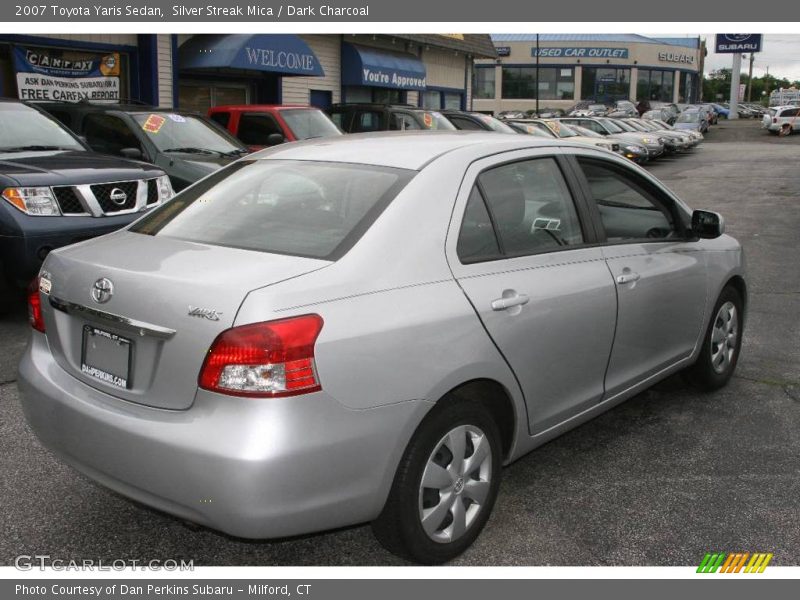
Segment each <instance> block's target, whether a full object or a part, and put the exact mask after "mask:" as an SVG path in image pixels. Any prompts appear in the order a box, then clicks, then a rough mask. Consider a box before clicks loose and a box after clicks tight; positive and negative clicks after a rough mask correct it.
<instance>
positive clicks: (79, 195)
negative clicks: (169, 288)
mask: <svg viewBox="0 0 800 600" xmlns="http://www.w3.org/2000/svg"><path fill="white" fill-rule="evenodd" d="M0 195H1V196H2V200H0V310H7V309H8V307H9V305H10V303H11V301H12V299H13V297H14V295H15V293H16V289H17V288H18V287H19V286H22V285H25V284H27V283H28V282H29V281H30V280H31V279H33V278H34V277H35V276H36V273H37V272H38V271H39V267H40V266H41V264H42V260H43V259H44V258H45V257H46V256H47V254H48V253H49V252H50V250H52V249H54V248H59V247H61V246H66V245H68V244H72V243H75V242H79V241H82V240H86V239H89V238H92V237H95V236H98V235H103V234H105V233H109V232H111V231H114V230H116V229H119V228H120V227H123V226H125V225H127V224H128V223H130V222H131V221H133V220H134V219H137V218H138V217H139V216H141V214H142V212H143V211H146V210H148V209H150V208H153V207H155V206H158V205H159V204H161V203H162V202H164V201H166V200H168V199H169V198H171V197H172V195H173V192H172V187H171V186H170V182H169V178H168V177H167V176H166V175H165V174H164V171H162V170H161V169H158V168H156V167H154V166H153V165H149V164H147V163H143V162H138V161H133V160H126V159H123V158H118V157H113V156H106V155H103V154H97V153H95V152H91V151H90V150H89V148H87V146H86V144H84V142H83V141H82V140H80V139H79V138H78V137H76V136H75V135H74V134H73V133H72V132H70V131H68V130H67V129H66V128H65V127H63V126H62V125H61V124H60V123H59V122H58V121H56V120H55V119H53V118H52V117H51V116H50V115H48V114H47V113H45V112H44V111H41V110H39V109H37V108H36V107H33V106H29V105H27V104H24V103H22V102H19V101H16V100H0Z"/></svg>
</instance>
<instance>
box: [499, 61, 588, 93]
mask: <svg viewBox="0 0 800 600" xmlns="http://www.w3.org/2000/svg"><path fill="white" fill-rule="evenodd" d="M537 89H538V98H539V99H540V100H573V99H574V98H575V71H574V69H572V68H571V67H563V68H562V67H539V68H538V81H537V68H536V67H503V98H508V99H515V98H525V99H534V98H536V97H537Z"/></svg>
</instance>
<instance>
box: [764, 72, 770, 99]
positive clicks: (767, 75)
mask: <svg viewBox="0 0 800 600" xmlns="http://www.w3.org/2000/svg"><path fill="white" fill-rule="evenodd" d="M764 79H765V82H764V85H765V86H766V92H767V93H766V96H767V106H769V65H767V74H766V75H764Z"/></svg>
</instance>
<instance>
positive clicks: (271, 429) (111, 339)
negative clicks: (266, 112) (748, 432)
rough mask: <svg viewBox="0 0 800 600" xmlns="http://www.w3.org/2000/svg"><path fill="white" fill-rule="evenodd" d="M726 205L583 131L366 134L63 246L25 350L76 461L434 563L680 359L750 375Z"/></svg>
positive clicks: (278, 152) (41, 395) (27, 376)
mask: <svg viewBox="0 0 800 600" xmlns="http://www.w3.org/2000/svg"><path fill="white" fill-rule="evenodd" d="M746 298H747V295H746V289H745V280H744V268H743V256H742V250H741V247H740V246H739V244H738V243H737V242H736V241H735V240H734V239H732V238H731V237H729V236H727V235H725V234H724V233H723V222H722V218H721V217H720V216H719V215H717V214H716V213H712V212H706V211H694V212H692V211H691V210H690V209H689V208H688V207H687V206H686V205H685V204H684V203H683V202H682V201H681V200H679V199H678V198H677V197H676V196H675V195H673V194H672V193H671V192H670V191H669V190H667V189H666V188H665V187H664V186H663V185H662V184H661V183H659V182H658V181H657V180H656V179H655V178H653V177H652V176H651V175H649V174H648V173H647V172H645V171H644V170H642V169H640V168H638V167H636V166H634V165H632V164H630V163H629V162H628V161H627V160H625V159H624V158H621V157H618V156H617V155H615V154H612V153H610V152H607V151H604V150H602V149H597V148H593V147H589V146H581V145H578V144H572V145H570V144H569V143H567V142H565V141H564V140H553V141H552V142H550V141H547V140H540V139H538V138H533V137H529V136H506V135H499V134H493V133H467V132H463V133H456V132H452V133H449V132H448V133H445V132H442V133H421V134H418V135H416V134H411V133H404V134H399V135H393V134H381V135H377V136H372V135H366V136H350V137H344V138H340V139H335V140H333V139H326V140H318V141H311V142H307V143H300V144H291V145H286V146H280V147H277V148H275V149H271V150H267V151H264V152H261V153H259V154H256V155H251V156H249V157H247V158H245V159H242V160H239V161H238V162H236V163H234V164H232V165H230V166H229V167H226V168H225V169H222V170H221V171H219V172H217V173H215V174H213V175H211V176H209V177H208V178H206V179H204V180H202V181H200V182H198V183H197V184H195V185H194V186H192V187H190V188H188V189H187V190H185V191H184V192H182V193H181V194H179V195H178V196H176V197H175V198H174V199H173V200H171V201H169V202H167V203H166V204H164V205H163V206H161V207H159V208H157V209H155V210H154V211H152V212H151V213H150V214H148V215H147V216H145V217H143V218H141V219H139V220H138V221H136V222H135V223H134V224H132V225H131V226H129V227H128V228H126V229H124V230H122V231H119V232H116V233H112V234H110V235H107V236H104V237H102V238H98V239H96V240H91V241H88V242H84V243H81V244H77V245H74V246H70V247H67V248H63V249H59V250H56V251H54V252H52V253H51V254H50V255H49V256H48V257H47V260H46V261H45V263H44V265H43V268H42V271H41V273H40V278H39V285H38V289H36V290H34V291H32V292H31V294H30V297H29V303H30V320H31V324H32V325H33V328H34V330H35V331H33V334H32V339H31V342H30V345H29V346H28V348H27V350H26V352H25V354H24V357H23V359H22V362H21V365H20V378H19V385H20V388H21V390H22V392H23V405H24V410H25V413H26V415H27V419H28V421H29V423H30V425H31V426H32V428H33V429H34V431H35V432H36V433H37V435H38V436H39V438H40V439H41V440H42V442H44V444H46V445H47V446H48V447H50V448H51V449H53V450H54V451H55V452H56V453H57V454H58V455H60V456H61V457H62V458H63V459H64V460H65V461H66V462H68V463H70V464H72V465H74V466H75V467H76V468H77V469H79V470H81V471H83V472H84V473H86V474H88V475H89V476H90V477H92V478H94V479H95V480H97V481H99V482H100V483H102V484H104V485H106V486H108V487H109V488H112V489H114V490H116V491H118V492H120V493H122V494H125V495H127V496H129V497H131V498H134V499H136V500H138V501H141V502H144V503H145V504H148V505H151V506H153V507H156V508H158V509H161V510H163V511H166V512H169V513H172V514H174V515H178V516H179V517H181V518H183V519H187V520H190V521H193V522H197V523H201V524H204V525H207V526H209V527H213V528H216V529H219V530H222V531H224V532H227V533H229V534H232V535H235V536H242V537H248V538H275V537H283V536H291V535H295V534H302V533H307V532H313V531H319V530H323V529H329V528H334V527H339V526H344V525H350V524H355V523H360V522H365V521H372V522H373V528H374V531H375V533H376V535H377V536H378V538H379V539H380V540H381V542H382V543H383V544H384V545H385V546H386V547H387V548H389V549H390V550H392V551H393V552H396V553H397V554H399V555H402V556H404V557H407V558H410V559H412V560H416V561H419V562H424V563H438V562H442V561H446V560H449V559H451V558H453V557H455V556H456V555H458V554H459V553H460V552H462V551H463V550H465V549H466V548H467V547H468V546H469V545H470V544H471V543H472V542H473V540H475V538H476V537H477V536H478V534H479V532H480V531H481V529H482V528H483V526H484V525H485V524H486V521H487V519H488V518H489V514H490V512H491V510H492V505H493V503H494V501H495V498H496V496H497V490H498V485H499V482H500V474H501V467H502V465H504V464H507V463H509V462H511V461H513V460H515V459H517V458H519V457H520V456H522V455H524V454H525V453H527V452H529V451H530V450H532V449H533V448H535V447H536V446H538V445H540V444H542V443H544V442H545V441H547V440H549V439H552V438H553V437H555V436H557V435H558V434H560V433H562V432H564V431H566V430H567V429H570V428H572V427H575V426H576V425H578V424H580V423H582V422H584V421H586V420H587V419H590V418H591V417H593V416H595V415H597V414H599V413H601V412H603V411H605V410H608V409H609V408H610V407H612V406H614V405H616V404H618V403H619V402H621V401H622V400H624V399H626V398H628V397H630V396H632V395H634V394H636V393H637V392H640V391H642V390H643V389H645V388H647V387H648V386H650V385H652V384H653V383H655V382H656V381H658V380H660V379H663V378H664V377H666V376H667V375H669V374H671V373H674V372H676V371H678V370H682V369H687V371H688V374H689V375H690V376H691V378H692V379H693V380H694V381H695V382H697V384H698V385H700V386H702V387H703V388H706V389H714V388H718V387H720V386H722V385H724V384H725V383H726V382H727V381H728V379H729V378H730V377H731V374H732V373H733V370H734V368H735V367H736V362H737V358H738V355H739V349H740V345H741V334H742V326H743V322H744V321H743V319H744V311H745V307H746Z"/></svg>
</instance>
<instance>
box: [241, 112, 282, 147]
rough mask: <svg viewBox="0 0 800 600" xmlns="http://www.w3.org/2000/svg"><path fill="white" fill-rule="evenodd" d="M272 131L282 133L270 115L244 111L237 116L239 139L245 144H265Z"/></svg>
mask: <svg viewBox="0 0 800 600" xmlns="http://www.w3.org/2000/svg"><path fill="white" fill-rule="evenodd" d="M273 133H278V134H280V135H283V131H282V130H281V127H280V125H278V123H277V122H276V121H275V119H274V118H272V116H271V115H265V114H253V113H244V114H242V116H241V117H239V139H240V140H242V141H243V142H244V143H245V144H252V145H253V146H265V145H266V144H267V138H268V137H269V136H270V135H272V134H273Z"/></svg>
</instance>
